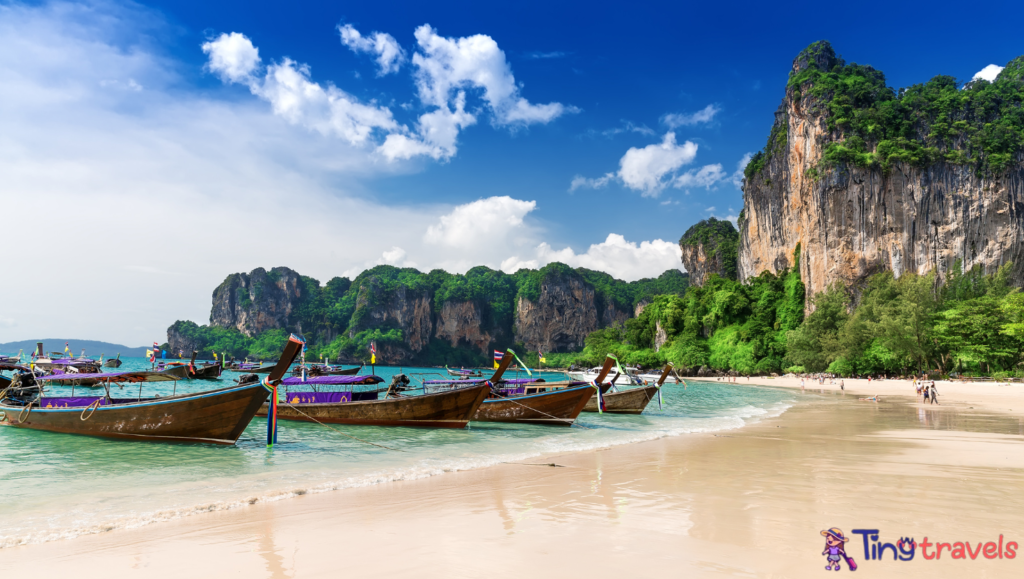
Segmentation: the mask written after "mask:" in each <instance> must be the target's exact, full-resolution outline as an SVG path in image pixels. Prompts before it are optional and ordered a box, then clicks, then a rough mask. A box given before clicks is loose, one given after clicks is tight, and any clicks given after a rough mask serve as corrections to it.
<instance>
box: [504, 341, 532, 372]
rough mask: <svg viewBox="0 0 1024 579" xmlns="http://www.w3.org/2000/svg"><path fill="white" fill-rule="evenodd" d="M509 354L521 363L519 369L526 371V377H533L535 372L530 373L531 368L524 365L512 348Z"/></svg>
mask: <svg viewBox="0 0 1024 579" xmlns="http://www.w3.org/2000/svg"><path fill="white" fill-rule="evenodd" d="M508 353H509V354H512V357H513V358H515V359H516V362H519V367H520V368H522V369H523V370H526V375H527V376H533V372H530V368H528V367H527V366H526V364H523V361H522V360H520V359H519V356H518V355H517V354H516V353H515V351H513V350H512V348H509V349H508Z"/></svg>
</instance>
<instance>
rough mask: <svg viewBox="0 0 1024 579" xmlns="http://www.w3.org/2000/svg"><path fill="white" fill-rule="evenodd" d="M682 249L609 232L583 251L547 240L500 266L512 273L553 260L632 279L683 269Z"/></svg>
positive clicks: (666, 242)
mask: <svg viewBox="0 0 1024 579" xmlns="http://www.w3.org/2000/svg"><path fill="white" fill-rule="evenodd" d="M680 257H681V252H680V250H679V246H678V245H677V244H675V243H672V242H669V241H664V240H661V239H655V240H654V241H642V242H640V243H636V242H631V241H626V238H625V237H624V236H622V235H619V234H617V233H609V234H608V237H607V238H606V239H605V240H604V241H603V242H601V243H595V244H593V245H591V246H590V247H589V248H588V249H587V251H586V252H585V253H576V252H575V251H573V249H572V248H571V247H566V248H564V249H559V250H556V249H554V248H552V247H551V245H550V244H548V243H546V242H545V243H541V244H540V245H538V246H537V247H536V248H535V249H534V254H533V255H532V256H528V257H525V258H523V257H519V256H513V257H509V258H508V259H506V260H505V261H503V262H502V264H501V269H502V270H503V271H506V272H509V273H511V272H514V271H516V270H518V269H522V268H531V269H533V268H537V267H543V266H544V265H546V264H548V263H551V262H553V261H559V262H562V263H564V264H566V265H569V266H571V267H585V268H588V269H596V270H599V271H604V272H607V273H609V274H611V275H612V276H614V277H616V278H619V279H624V280H627V281H634V280H638V279H641V278H644V277H657V276H659V275H661V274H662V273H663V272H664V271H665V270H668V269H682V267H681V261H680Z"/></svg>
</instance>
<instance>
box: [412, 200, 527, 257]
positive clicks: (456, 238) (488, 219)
mask: <svg viewBox="0 0 1024 579" xmlns="http://www.w3.org/2000/svg"><path fill="white" fill-rule="evenodd" d="M536 208H537V202H536V201H522V200H520V199H513V198H511V197H509V196H508V195H504V196H501V197H488V198H486V199H478V200H476V201H473V202H472V203H466V204H465V205H459V206H458V207H456V208H455V209H454V210H453V211H452V212H451V213H448V214H447V215H442V216H441V218H440V219H439V220H438V223H436V224H434V225H431V226H430V227H428V228H427V233H426V235H424V236H423V240H424V241H426V242H427V243H431V244H435V245H441V246H447V247H457V248H463V249H472V248H473V247H475V246H478V245H480V243H481V241H482V239H483V238H484V237H485V236H484V235H482V234H486V238H487V239H488V240H490V239H491V238H494V239H500V238H503V237H505V236H506V235H508V234H509V233H510V232H512V231H513V230H515V229H517V228H519V227H521V226H522V225H523V218H524V217H526V215H527V214H528V213H530V212H531V211H533V210H534V209H536Z"/></svg>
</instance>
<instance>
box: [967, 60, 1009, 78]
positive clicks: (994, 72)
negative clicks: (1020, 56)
mask: <svg viewBox="0 0 1024 579" xmlns="http://www.w3.org/2000/svg"><path fill="white" fill-rule="evenodd" d="M1004 68H1006V67H1005V66H999V65H997V64H990V65H988V66H986V67H985V68H983V69H981V70H979V71H978V72H976V73H974V77H972V78H971V80H978V79H979V78H983V79H985V80H987V81H989V82H992V81H994V80H995V79H996V77H997V76H999V73H1000V72H1003V69H1004Z"/></svg>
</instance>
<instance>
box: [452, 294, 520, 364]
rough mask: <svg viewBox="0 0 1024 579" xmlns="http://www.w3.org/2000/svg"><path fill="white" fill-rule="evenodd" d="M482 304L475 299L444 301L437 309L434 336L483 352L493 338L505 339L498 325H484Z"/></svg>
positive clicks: (456, 345)
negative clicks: (439, 308)
mask: <svg viewBox="0 0 1024 579" xmlns="http://www.w3.org/2000/svg"><path fill="white" fill-rule="evenodd" d="M483 310H484V308H483V305H481V304H479V303H477V302H475V301H446V302H445V303H444V304H443V305H442V306H441V311H439V312H438V313H437V324H436V331H435V333H434V336H435V337H437V338H438V339H441V340H444V341H446V342H448V343H450V344H451V345H452V347H453V348H458V347H468V348H472V349H473V350H474V351H477V352H480V353H481V354H483V355H485V356H487V355H490V352H491V346H492V344H494V343H496V341H499V340H500V341H502V342H505V341H507V340H506V338H507V332H506V331H505V330H504V329H503V328H501V327H500V326H494V325H492V326H491V327H485V324H484V313H483Z"/></svg>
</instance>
